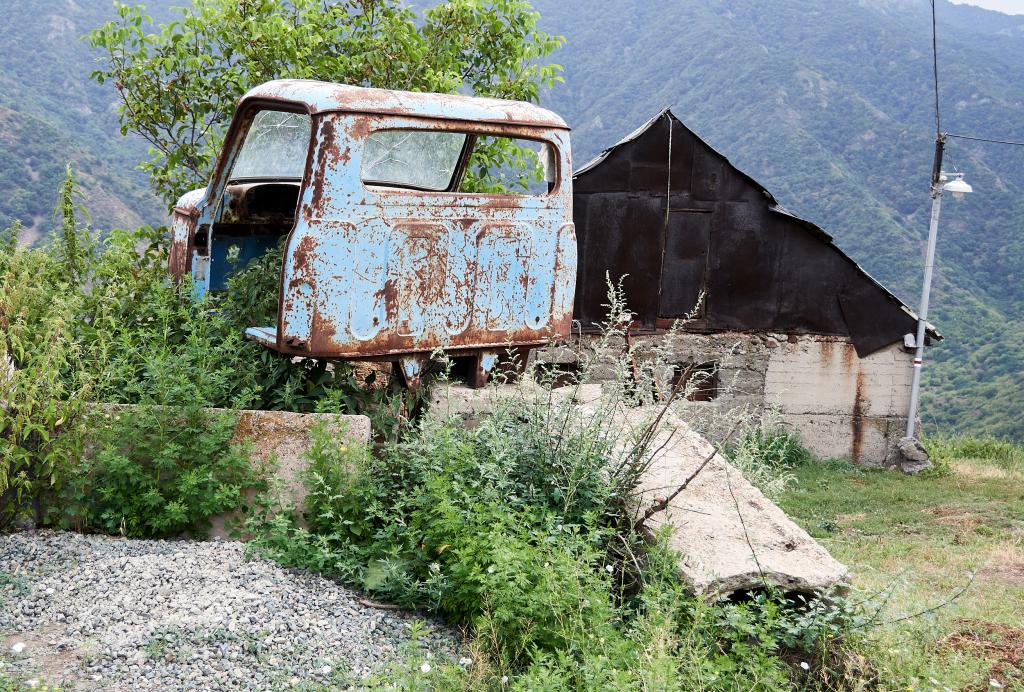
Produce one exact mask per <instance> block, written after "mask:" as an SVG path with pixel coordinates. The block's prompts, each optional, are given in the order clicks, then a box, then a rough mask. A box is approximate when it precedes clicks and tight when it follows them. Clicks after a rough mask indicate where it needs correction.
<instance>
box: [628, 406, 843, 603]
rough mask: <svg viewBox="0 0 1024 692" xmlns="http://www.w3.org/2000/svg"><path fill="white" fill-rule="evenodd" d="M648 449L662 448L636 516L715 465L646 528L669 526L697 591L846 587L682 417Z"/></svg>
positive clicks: (824, 556) (833, 567)
mask: <svg viewBox="0 0 1024 692" xmlns="http://www.w3.org/2000/svg"><path fill="white" fill-rule="evenodd" d="M651 448H652V449H659V448H661V449H660V451H659V452H657V453H656V454H655V456H654V459H653V461H652V464H651V467H650V469H649V470H648V472H647V474H646V475H645V476H644V478H643V480H642V482H641V489H640V496H639V498H638V502H637V508H636V511H637V514H638V516H642V514H643V513H644V511H645V510H646V509H647V508H648V507H651V506H652V505H655V503H657V502H658V500H659V499H664V498H668V497H669V496H670V494H671V493H672V491H673V490H674V489H675V488H678V487H679V486H680V485H682V484H683V483H684V482H685V480H686V479H687V478H689V477H690V476H691V475H693V474H694V473H695V472H697V470H698V468H699V467H700V466H701V464H703V463H704V462H705V461H706V460H708V459H710V461H707V464H706V465H705V466H704V468H703V469H702V470H700V471H699V473H697V474H696V476H695V477H694V478H693V480H692V481H691V482H690V484H689V485H688V486H687V487H686V489H685V490H683V491H682V492H681V493H680V494H679V495H678V496H676V497H675V498H674V499H673V500H672V501H671V502H669V503H668V507H667V508H666V509H664V510H662V511H660V512H657V513H655V514H654V515H652V516H651V517H650V518H648V519H647V520H646V521H645V525H646V526H647V528H649V529H650V530H652V531H657V530H658V529H660V528H661V527H663V526H666V525H667V526H668V527H669V529H670V532H671V533H670V535H671V538H670V544H671V546H672V547H673V548H675V549H676V550H677V551H678V552H679V553H680V555H681V556H682V559H681V561H680V563H679V571H680V573H681V574H682V576H683V577H684V578H685V579H686V581H688V582H689V583H690V585H691V586H692V588H693V590H694V592H696V593H699V594H729V593H732V592H735V591H749V590H752V589H757V588H763V587H764V586H766V585H773V586H777V587H780V588H782V589H785V590H787V591H790V590H791V591H802V592H808V593H810V592H815V591H823V590H825V589H828V588H830V587H833V586H836V585H837V584H840V583H842V582H844V581H846V579H847V578H848V570H847V569H846V567H845V566H844V565H842V564H841V563H840V562H838V561H837V560H835V559H834V558H833V557H832V556H831V555H829V553H828V551H827V550H825V549H824V548H823V547H821V545H819V544H818V543H817V541H815V540H814V539H813V538H811V536H810V535H809V534H808V533H807V532H806V531H804V530H803V529H802V528H800V527H799V526H797V525H796V524H795V523H794V522H793V521H792V520H791V519H790V518H789V517H787V516H786V514H785V513H784V512H783V511H782V510H781V509H779V507H778V506H777V505H775V503H773V502H772V501H771V500H769V499H768V498H766V497H765V496H764V495H763V494H762V493H761V491H760V490H758V489H757V488H755V487H754V486H753V485H751V484H750V483H748V482H747V480H746V479H744V478H743V475H742V474H741V473H740V472H739V471H737V470H736V469H735V468H734V467H733V466H732V465H731V464H729V463H728V461H726V460H725V458H724V457H723V456H722V455H721V454H718V453H717V452H716V451H715V448H714V447H713V446H712V445H711V443H710V442H708V441H707V440H706V439H705V438H704V437H702V436H701V435H699V434H698V433H697V432H695V431H694V430H693V429H691V428H690V427H689V426H688V425H687V424H686V423H685V422H684V421H682V420H680V419H679V418H678V417H677V416H675V415H674V414H671V413H669V414H667V415H666V417H665V419H664V422H663V426H662V430H661V431H660V432H659V433H658V434H657V436H656V437H655V440H654V441H653V443H652V445H651Z"/></svg>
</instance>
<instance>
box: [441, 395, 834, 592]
mask: <svg viewBox="0 0 1024 692" xmlns="http://www.w3.org/2000/svg"><path fill="white" fill-rule="evenodd" d="M520 387H522V388H525V391H524V389H522V388H520ZM536 389H539V388H537V387H536V385H532V384H530V383H529V382H526V383H524V384H523V385H507V386H502V387H488V388H485V389H468V388H466V387H461V386H445V387H438V388H437V389H435V390H434V392H433V393H432V401H431V413H430V415H439V416H444V417H447V416H461V417H463V418H464V419H466V420H467V422H471V421H472V420H475V419H478V418H479V417H480V416H483V415H486V414H487V412H488V411H490V410H492V409H493V407H494V405H495V404H496V403H497V402H498V401H500V400H501V399H502V398H507V397H517V398H519V399H523V400H526V401H530V400H531V399H532V400H537V393H536V391H531V390H536ZM551 396H552V397H554V400H555V401H556V402H558V401H565V398H566V397H568V396H574V402H575V403H576V405H578V406H580V407H581V412H582V413H583V417H584V419H586V418H587V417H588V414H596V413H597V411H598V410H599V406H600V404H599V400H600V399H601V388H600V385H586V386H584V387H581V388H578V389H577V388H571V387H567V388H565V389H559V390H555V391H554V392H553V393H552V394H551ZM656 415H657V410H656V409H654V408H653V407H650V408H643V409H640V408H637V409H625V408H623V409H621V411H620V412H619V413H618V414H616V416H615V424H616V425H619V426H621V428H622V436H621V439H622V441H623V444H624V445H628V444H631V443H632V440H634V439H635V436H636V434H637V433H638V432H639V431H641V430H643V429H644V427H645V426H646V425H648V424H649V423H650V421H652V420H653V419H654V417H655V416H656ZM650 449H651V450H652V451H653V450H659V451H658V452H657V453H656V454H654V457H653V460H652V463H651V466H650V468H649V469H648V471H647V473H646V475H645V476H644V478H643V480H642V482H641V486H640V488H639V495H638V497H637V498H636V504H635V508H634V510H635V513H636V516H637V518H639V517H640V516H642V515H643V514H644V513H645V510H646V509H647V508H649V507H651V506H652V505H654V504H655V503H656V502H658V500H659V499H668V497H669V496H670V495H671V493H672V491H673V490H674V489H675V488H678V487H679V486H680V485H682V484H683V483H684V482H685V480H686V479H687V478H689V477H690V476H691V475H693V474H694V473H695V472H696V471H697V470H698V469H699V468H700V467H701V465H702V464H704V462H705V461H707V463H706V465H704V467H703V469H701V470H700V472H699V473H696V475H695V476H694V478H693V480H692V481H691V482H690V484H689V485H688V486H687V487H686V489H685V490H683V491H682V492H681V493H680V494H679V495H678V496H676V497H675V498H674V499H672V500H671V501H670V502H668V506H667V508H666V509H664V510H661V511H659V512H656V513H654V514H652V516H650V517H649V518H648V519H646V520H645V522H644V525H645V527H646V528H648V529H650V530H651V531H657V530H658V529H659V528H661V527H663V526H668V527H669V531H670V534H671V540H670V543H671V545H672V547H673V548H675V549H676V550H677V551H678V552H679V553H680V555H681V556H682V558H681V561H680V563H679V571H680V573H681V575H682V576H683V578H684V579H685V580H686V581H687V582H688V583H689V584H690V585H691V587H692V588H693V590H694V592H696V593H699V594H708V595H714V594H722V595H725V594H729V593H732V592H735V591H748V590H752V589H758V588H763V587H765V586H767V585H772V586H777V587H780V588H783V589H786V590H793V591H802V592H815V591H822V590H825V589H828V588H830V587H832V586H835V585H837V584H840V583H842V582H844V581H845V580H846V579H847V576H848V571H847V569H846V567H845V566H843V565H842V564H841V563H839V562H838V561H836V560H835V559H833V558H832V556H831V555H829V553H828V551H826V550H825V549H824V548H823V547H821V546H820V545H819V544H818V543H817V542H816V541H815V540H814V539H813V538H811V536H810V535H809V534H808V533H807V532H806V531H804V530H803V529H801V528H800V527H799V526H797V525H796V524H795V523H794V522H793V521H792V520H791V519H789V517H787V516H786V515H785V513H784V512H783V511H782V510H781V509H779V508H778V507H777V506H776V505H775V504H774V503H773V502H771V501H770V500H768V499H767V498H766V497H765V496H764V495H763V494H762V493H761V491H759V490H758V489H757V488H755V487H754V486H752V485H751V484H750V483H749V482H747V481H746V479H744V478H743V476H742V474H740V472H739V471H737V470H736V469H735V468H734V467H733V466H732V465H730V464H729V463H728V462H727V461H726V460H725V458H724V457H722V456H721V455H720V454H718V453H717V452H716V451H715V448H714V447H713V446H712V445H711V443H710V442H708V441H707V440H706V439H705V438H704V437H702V436H701V435H700V434H698V433H697V432H696V431H694V430H693V429H692V428H690V427H689V426H688V425H687V424H686V423H685V422H684V421H683V420H681V419H680V418H679V417H678V416H677V415H676V414H674V413H672V412H666V413H665V415H664V417H663V419H662V423H661V426H660V430H659V432H658V433H657V435H656V436H655V438H654V440H653V441H652V443H651V445H650Z"/></svg>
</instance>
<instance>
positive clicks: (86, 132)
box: [0, 0, 1024, 439]
mask: <svg viewBox="0 0 1024 692" xmlns="http://www.w3.org/2000/svg"><path fill="white" fill-rule="evenodd" d="M145 4H146V5H147V6H148V7H149V9H150V10H151V13H153V14H155V15H157V16H158V17H159V16H163V17H167V16H169V8H170V7H171V6H172V5H178V4H182V3H179V2H174V1H173V0H159V1H157V2H153V1H152V0H151V1H150V2H146V3H145ZM534 5H535V6H536V8H537V9H538V10H539V11H540V12H541V13H542V15H543V19H542V26H543V28H544V29H545V30H547V31H549V32H551V33H560V34H563V35H565V37H566V38H567V40H568V42H567V44H566V46H565V47H564V48H563V49H562V50H561V51H560V52H559V53H558V54H556V56H555V59H556V61H558V62H560V63H562V64H563V65H564V66H565V80H566V81H565V84H562V85H559V86H558V87H557V88H555V89H554V90H552V91H551V92H550V93H548V94H546V95H545V98H544V100H545V105H548V106H551V107H553V108H555V109H556V110H558V111H559V112H560V113H562V114H563V115H564V116H565V117H566V118H567V120H569V122H570V123H571V124H572V125H573V127H574V132H573V138H574V139H573V142H574V147H575V158H576V162H577V165H582V164H583V163H584V162H585V161H586V160H587V159H588V158H589V157H590V156H592V155H594V154H596V153H597V152H599V151H600V150H601V149H603V148H604V147H606V146H609V145H611V144H613V143H614V142H615V141H617V140H618V139H619V138H621V137H622V136H623V135H625V134H627V133H628V132H630V131H632V130H633V129H634V128H635V127H637V126H638V125H640V124H641V123H643V122H644V121H646V120H647V119H648V118H649V117H651V116H652V115H653V114H654V113H655V112H657V111H658V110H660V109H661V108H663V107H665V106H672V108H673V110H674V112H675V113H676V114H677V115H678V116H679V117H680V118H682V119H683V120H684V122H685V123H686V124H687V125H688V126H689V127H690V128H691V129H693V130H694V131H696V132H697V133H698V134H699V135H701V136H702V137H704V138H705V139H706V140H707V141H708V142H709V143H710V144H711V145H712V146H714V147H716V148H717V149H719V150H720V151H721V152H722V153H724V154H725V155H726V156H728V157H729V158H730V159H731V160H732V161H733V162H734V163H735V164H737V165H738V166H739V167H740V168H741V169H743V170H745V171H746V172H747V173H749V174H751V175H752V176H753V177H755V178H756V179H757V180H759V181H760V182H761V183H763V184H764V185H766V186H767V187H768V188H769V189H770V190H771V191H772V192H773V193H774V194H775V195H776V197H777V198H778V199H779V201H780V202H781V203H782V204H783V205H784V206H786V207H787V208H788V209H790V210H792V211H793V212H795V213H797V214H799V215H801V216H804V217H806V218H808V219H810V220H812V221H814V222H816V223H818V224H819V225H821V226H823V227H824V228H825V229H826V230H828V231H829V232H830V233H832V234H833V235H834V236H835V237H836V239H837V242H838V243H839V245H840V246H841V247H842V248H844V249H845V250H846V251H847V252H848V253H849V254H850V255H851V256H852V257H853V258H854V259H856V260H857V261H858V262H860V263H861V264H862V265H863V266H864V267H865V268H866V269H867V270H868V271H869V272H870V273H871V274H873V275H874V276H875V277H876V278H878V279H879V280H880V281H882V282H883V283H884V284H886V285H887V286H888V287H890V288H891V289H892V290H893V291H895V292H896V293H897V294H898V295H899V296H900V297H902V298H903V299H904V300H905V301H906V302H907V303H908V304H909V305H911V307H914V308H916V306H917V298H918V291H919V290H920V289H919V285H920V277H921V264H922V262H921V258H922V253H923V246H924V239H925V235H926V231H927V221H928V204H929V199H928V194H927V188H928V177H929V172H930V167H931V157H932V151H933V136H934V134H933V133H934V120H933V110H932V104H933V97H932V91H931V89H932V86H931V23H930V22H931V20H930V16H929V2H928V0H859V1H857V2H845V3H835V2H828V1H827V0H773V2H770V3H768V2H763V1H760V0H699V1H698V0H674V1H672V2H668V1H664V2H662V1H658V2H651V1H650V0H601V1H600V2H583V1H582V0H576V1H572V2H566V1H564V0H534ZM0 6H2V9H3V11H4V22H3V23H0V46H2V49H0V225H6V224H8V223H9V222H10V221H11V220H12V219H14V218H20V219H22V220H23V221H24V222H25V223H26V225H28V226H29V227H31V228H32V229H33V233H32V235H34V236H36V237H38V235H39V234H40V233H42V232H44V231H45V230H46V229H47V228H48V227H51V226H52V224H53V221H52V217H51V211H52V209H53V206H54V203H55V200H56V189H57V183H58V181H59V179H60V177H61V175H62V174H63V166H64V163H65V162H66V161H68V160H70V161H72V162H74V165H75V169H76V171H77V172H78V174H79V176H80V178H81V180H82V182H83V184H84V187H85V199H84V202H85V204H86V206H87V207H88V209H89V211H90V213H91V217H92V222H93V224H94V225H96V226H97V227H100V228H109V227H111V226H133V225H137V224H139V223H162V222H163V221H164V219H165V210H164V209H163V208H162V205H161V204H160V203H158V202H157V201H156V200H154V199H153V197H152V196H151V195H149V193H148V191H147V188H146V180H145V177H144V176H143V175H142V174H140V173H138V172H137V171H135V170H134V167H135V165H136V164H137V163H138V162H139V161H140V160H141V159H142V158H143V157H144V152H145V143H144V142H141V141H138V140H134V139H130V138H124V137H122V136H121V134H120V133H119V130H118V125H117V118H116V113H115V106H116V102H117V95H116V93H115V91H114V87H113V85H109V84H108V85H105V86H102V87H101V86H98V85H96V84H94V83H92V82H90V81H89V80H88V75H89V73H90V72H91V71H92V69H94V67H95V62H94V60H95V54H94V53H93V52H92V51H91V49H90V48H89V47H88V46H87V45H86V43H85V42H84V41H82V40H81V38H80V37H81V36H82V34H84V33H86V32H87V31H89V30H90V29H92V28H93V27H95V26H98V25H99V24H101V23H102V22H103V21H105V20H106V19H109V18H112V17H113V15H114V8H113V4H112V3H111V2H110V1H109V0H26V1H23V2H15V1H14V0H0ZM938 17H939V26H938V29H939V41H940V51H941V63H940V72H941V78H942V93H941V101H942V106H943V114H944V115H943V118H944V119H943V129H945V130H949V131H952V132H960V133H965V134H972V135H979V136H983V137H985V136H990V137H996V138H1011V139H1018V140H1020V139H1024V17H1010V16H1007V15H1003V14H998V13H994V12H988V11H985V10H981V9H978V8H975V7H970V6H964V5H951V4H948V3H946V2H941V1H940V2H939V6H938ZM954 166H955V167H958V168H959V169H961V170H963V171H966V173H967V178H968V180H969V181H970V182H971V183H972V184H973V185H974V187H975V190H976V192H975V193H974V194H973V195H969V196H968V197H967V198H966V199H965V200H964V201H962V202H959V203H954V202H953V201H951V200H947V203H946V204H945V205H944V207H943V216H942V228H941V233H940V241H939V266H938V270H937V278H936V287H935V291H934V293H933V314H932V319H933V322H934V323H935V324H936V325H937V326H938V327H939V329H940V330H941V331H942V332H943V334H944V335H945V336H946V340H945V341H944V342H943V343H942V344H941V345H939V346H938V347H937V348H935V349H934V350H933V351H931V353H930V356H929V357H930V358H934V364H933V365H931V367H929V368H927V369H926V372H927V390H926V398H925V409H924V411H923V417H924V420H925V423H926V425H928V427H929V428H930V429H932V430H935V429H937V428H940V427H941V428H943V429H946V430H958V431H971V432H978V433H985V432H988V433H995V434H999V435H1006V436H1012V437H1016V438H1017V439H1024V300H1022V299H1024V286H1022V282H1021V277H1022V274H1024V195H1022V192H1024V189H1022V188H1024V148H1013V147H1007V146H997V145H990V144H983V143H976V142H967V141H963V140H954V141H951V143H950V147H949V152H948V157H947V168H951V169H952V168H953V167H954Z"/></svg>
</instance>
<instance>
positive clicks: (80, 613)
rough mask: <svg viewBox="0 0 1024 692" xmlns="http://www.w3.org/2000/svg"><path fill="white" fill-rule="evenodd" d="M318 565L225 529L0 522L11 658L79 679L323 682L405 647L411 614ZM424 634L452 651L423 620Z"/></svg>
mask: <svg viewBox="0 0 1024 692" xmlns="http://www.w3.org/2000/svg"><path fill="white" fill-rule="evenodd" d="M361 599H362V597H361V596H360V595H359V594H358V593H355V592H353V591H350V590H348V589H346V588H344V587H342V586H340V585H338V584H336V583H334V582H332V581H330V580H328V579H325V578H323V577H320V576H317V575H314V574H309V573H305V572H300V571H297V570H286V569H283V568H281V567H279V566H277V565H276V564H274V563H271V562H267V561H264V560H251V561H249V560H246V559H245V548H244V546H242V545H240V544H237V543H227V542H211V543H200V542H188V541H136V540H122V539H116V538H109V537H104V536H83V535H80V534H74V533H54V532H29V533H19V534H11V535H7V536H0V635H2V639H3V642H2V643H3V646H4V648H3V653H2V658H3V659H4V661H5V665H6V669H7V670H6V672H7V673H13V674H16V675H17V676H19V677H22V678H23V679H28V678H32V677H37V678H39V679H40V680H43V681H45V682H46V683H48V684H51V685H53V684H62V685H63V686H64V687H65V688H74V689H104V690H108V689H126V690H144V689H160V690H171V689H195V690H227V689H290V688H300V689H316V688H322V687H330V688H335V687H346V686H348V685H351V684H356V685H358V683H359V681H360V680H361V679H362V678H363V677H365V676H366V675H368V674H370V673H373V672H378V671H380V670H381V668H382V667H383V666H385V665H386V664H387V663H388V662H390V661H395V660H398V659H399V658H401V657H402V656H403V655H405V654H408V653H409V650H408V641H409V633H410V628H411V627H412V626H413V623H414V621H415V620H425V619H426V618H423V617H416V616H415V615H413V614H404V613H399V612H395V611H390V610H385V609H380V608H377V607H374V606H373V605H372V604H369V603H367V602H365V601H362V600H361ZM428 624H429V626H430V627H429V629H430V634H429V635H427V636H425V637H422V638H421V639H420V640H419V642H420V645H421V646H422V647H424V648H425V649H426V651H427V652H429V655H430V656H434V657H439V658H442V657H443V658H449V657H456V656H457V655H458V650H459V645H460V641H459V638H458V635H457V634H456V633H455V632H454V631H452V630H451V629H449V628H446V627H445V626H444V625H443V624H441V623H438V622H429V621H428Z"/></svg>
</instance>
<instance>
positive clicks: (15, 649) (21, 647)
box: [11, 642, 25, 654]
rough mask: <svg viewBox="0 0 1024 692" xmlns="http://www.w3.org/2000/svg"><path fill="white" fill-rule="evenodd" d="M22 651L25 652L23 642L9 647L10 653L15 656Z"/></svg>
mask: <svg viewBox="0 0 1024 692" xmlns="http://www.w3.org/2000/svg"><path fill="white" fill-rule="evenodd" d="M24 650H25V642H15V643H14V645H13V646H11V651H13V652H14V653H16V654H20V653H21V652H22V651H24Z"/></svg>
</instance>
